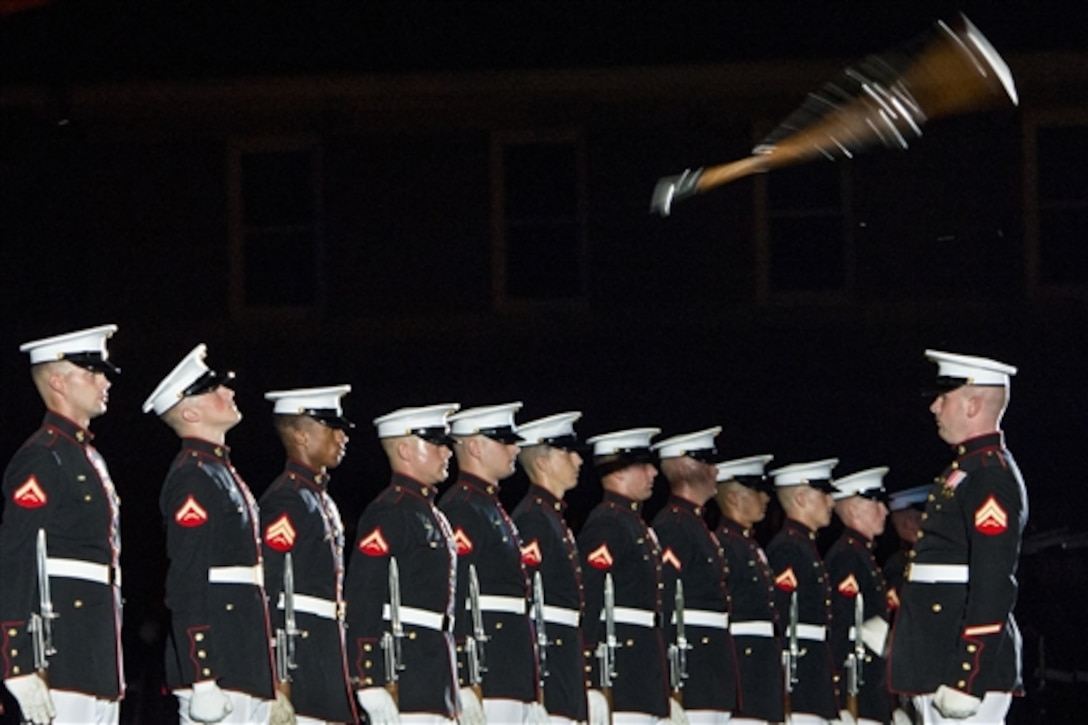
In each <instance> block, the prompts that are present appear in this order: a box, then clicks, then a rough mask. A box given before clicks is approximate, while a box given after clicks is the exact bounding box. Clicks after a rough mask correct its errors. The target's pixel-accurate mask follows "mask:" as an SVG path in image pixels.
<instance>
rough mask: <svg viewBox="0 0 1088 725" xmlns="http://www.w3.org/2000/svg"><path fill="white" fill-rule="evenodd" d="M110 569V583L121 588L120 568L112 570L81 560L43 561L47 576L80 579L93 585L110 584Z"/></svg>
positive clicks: (109, 567)
mask: <svg viewBox="0 0 1088 725" xmlns="http://www.w3.org/2000/svg"><path fill="white" fill-rule="evenodd" d="M111 569H113V581H112V583H113V584H116V585H117V586H121V569H120V567H118V568H116V569H114V568H113V567H111V566H110V565H109V564H99V563H98V562H95V561H83V560H82V559H55V558H53V557H49V558H47V559H46V560H45V572H46V575H47V576H59V577H67V578H69V579H82V580H83V581H88V582H94V583H95V584H106V585H108V584H110V583H111V582H110V570H111Z"/></svg>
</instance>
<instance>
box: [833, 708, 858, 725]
mask: <svg viewBox="0 0 1088 725" xmlns="http://www.w3.org/2000/svg"><path fill="white" fill-rule="evenodd" d="M831 722H832V723H835V725H857V723H858V721H857V720H855V719H854V716H853V715H851V714H850V711H849V710H839V719H838V720H832V721H831Z"/></svg>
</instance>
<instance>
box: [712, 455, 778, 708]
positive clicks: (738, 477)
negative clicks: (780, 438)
mask: <svg viewBox="0 0 1088 725" xmlns="http://www.w3.org/2000/svg"><path fill="white" fill-rule="evenodd" d="M771 458H772V456H770V455H760V456H749V457H747V458H738V459H734V460H730V461H723V462H721V463H719V464H718V465H717V469H718V473H717V481H718V490H717V493H716V494H715V497H714V500H715V502H716V503H717V504H718V508H719V509H720V510H721V513H722V518H721V522H720V523H719V524H718V530H717V532H716V533H717V536H718V541H719V542H721V545H722V550H723V551H724V552H725V556H726V560H727V562H728V564H729V578H728V580H727V581H728V585H729V597H730V605H731V610H732V612H731V614H732V617H731V620H730V623H729V630H730V634H732V636H733V646H734V648H735V651H736V653H737V673H738V677H739V681H740V682H739V684H740V692H739V694H738V697H737V707H736V708H734V710H733V719H732V720H731V722H734V723H767V722H774V723H777V722H782V721H783V720H784V719H785V716H784V715H783V711H782V705H783V686H784V683H783V679H782V677H783V675H782V645H781V641H780V640H779V638H778V637H777V636H776V634H775V632H776V631H777V630H778V629H779V624H778V616H777V613H776V612H775V608H774V591H775V590H774V573H773V572H772V571H771V566H770V562H769V560H768V559H767V554H766V552H764V551H763V547H762V546H760V545H759V541H758V540H757V539H756V536H755V532H754V531H753V527H754V526H755V525H756V524H757V523H759V522H760V521H762V520H763V519H764V517H765V516H766V515H767V504H768V503H769V502H770V499H771V496H770V492H771V488H772V487H771V485H770V484H769V482H768V481H767V476H766V474H765V473H764V468H765V467H766V465H767V463H768V462H769V461H770V460H771Z"/></svg>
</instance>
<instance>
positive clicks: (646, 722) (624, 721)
mask: <svg viewBox="0 0 1088 725" xmlns="http://www.w3.org/2000/svg"><path fill="white" fill-rule="evenodd" d="M668 720H669V719H668V718H664V719H661V718H658V717H656V716H655V715H650V714H648V713H645V712H614V713H612V725H656V723H659V722H668Z"/></svg>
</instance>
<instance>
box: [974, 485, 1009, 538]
mask: <svg viewBox="0 0 1088 725" xmlns="http://www.w3.org/2000/svg"><path fill="white" fill-rule="evenodd" d="M975 528H976V529H978V530H979V533H982V534H985V535H986V536H997V535H998V534H1003V533H1005V532H1006V531H1007V530H1008V528H1009V515H1008V514H1007V513H1006V512H1005V509H1003V508H1002V507H1001V504H999V503H998V502H997V499H996V498H994V497H993V496H992V495H991V496H990V497H989V498H988V499H986V500H985V501H984V502H983V504H982V505H981V506H979V507H978V510H977V511H975Z"/></svg>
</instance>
